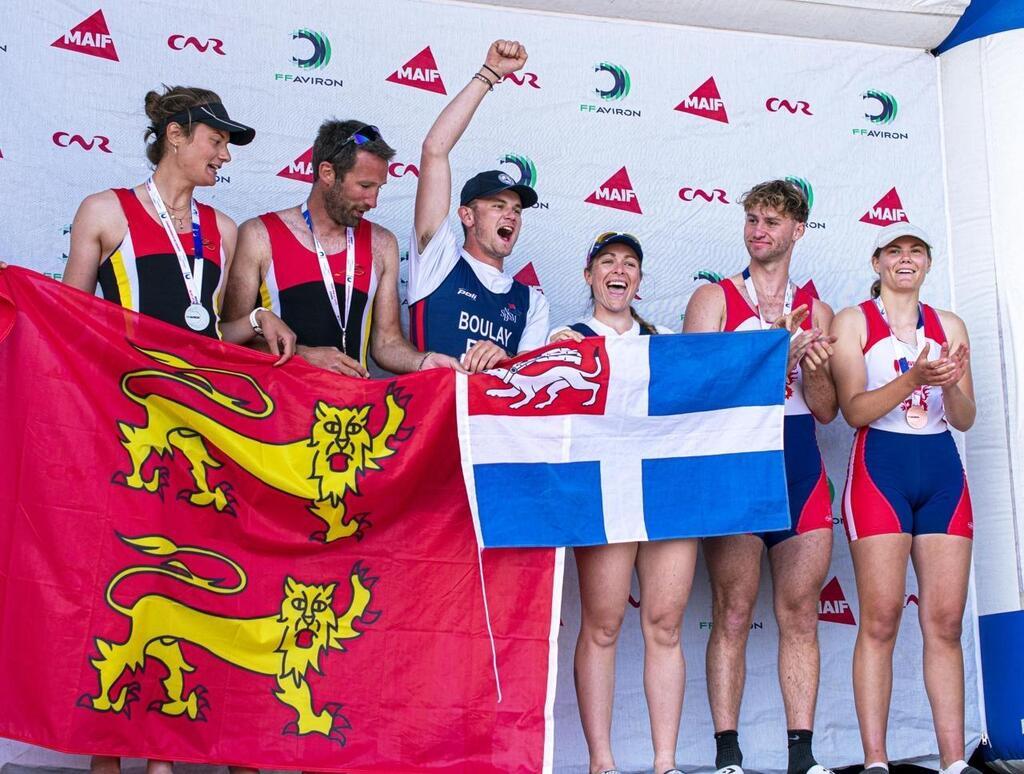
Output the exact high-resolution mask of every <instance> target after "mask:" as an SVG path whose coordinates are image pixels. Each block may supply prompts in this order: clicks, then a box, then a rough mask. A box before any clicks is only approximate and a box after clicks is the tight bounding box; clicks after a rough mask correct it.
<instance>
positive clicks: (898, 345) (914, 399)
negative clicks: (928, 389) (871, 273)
mask: <svg viewBox="0 0 1024 774" xmlns="http://www.w3.org/2000/svg"><path fill="white" fill-rule="evenodd" d="M875 306H876V307H878V313H879V314H880V315H882V320H884V321H885V324H886V326H887V327H888V328H889V341H891V342H892V351H893V355H894V357H895V359H896V363H897V364H898V365H899V368H900V373H901V374H905V373H906V372H907V371H909V370H910V361H909V359H908V358H907V356H906V354H905V353H908V352H913V353H914V354H913V357H914V360H917V358H918V356H919V355H920V354H921V352H922V351H923V350H924V345H925V342H924V309H923V308H922V306H921V304H918V305H917V329H916V330H915V331H914V338H915V344H916V346H917V349H916V350H911V348H910V347H911V345H910V344H907V343H906V342H905V341H901V340H900V339H899V338H898V337H897V336H896V334H895V333H893V330H892V325H890V324H889V317H888V316H887V315H886V313H885V304H883V303H882V299H881V298H876V299H875ZM901 352H902V353H904V355H903V357H900V353H901ZM923 398H924V388H922V387H918V388H916V389H915V390H914V391H913V392H912V393H910V402H911V403H912V404H913V405H914V406H920V405H921V400H922V399H923Z"/></svg>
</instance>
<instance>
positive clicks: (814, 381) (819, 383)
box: [800, 301, 839, 425]
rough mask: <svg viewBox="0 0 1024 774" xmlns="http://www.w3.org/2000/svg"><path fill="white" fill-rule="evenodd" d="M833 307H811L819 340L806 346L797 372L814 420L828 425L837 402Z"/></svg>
mask: <svg viewBox="0 0 1024 774" xmlns="http://www.w3.org/2000/svg"><path fill="white" fill-rule="evenodd" d="M832 316H833V315H832V307H830V306H829V305H828V304H826V303H823V302H821V301H817V302H815V304H814V307H813V318H814V319H813V320H812V326H813V327H814V328H816V329H818V330H820V331H821V336H820V337H819V338H818V339H817V340H816V341H814V342H812V343H811V344H810V345H808V347H807V349H806V351H805V353H804V356H803V358H802V359H801V361H800V368H801V371H802V372H803V385H804V400H805V401H806V402H807V408H809V409H810V410H811V413H812V414H813V415H814V418H815V419H817V420H818V421H819V422H821V424H823V425H827V424H828V423H829V422H831V421H832V420H833V419H835V418H836V413H838V411H839V401H838V399H837V398H836V386H835V383H834V382H833V381H832V372H831V369H830V367H829V362H828V361H829V358H830V357H831V356H832V344H833V343H834V342H833V340H832V339H831V338H830V331H831V328H832Z"/></svg>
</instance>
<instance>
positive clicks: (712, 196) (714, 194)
mask: <svg viewBox="0 0 1024 774" xmlns="http://www.w3.org/2000/svg"><path fill="white" fill-rule="evenodd" d="M679 198H680V199H682V200H683V201H684V202H692V201H696V200H698V199H699V200H701V201H705V202H709V203H710V202H718V203H719V204H729V200H728V199H727V198H726V194H725V191H724V190H722V189H721V188H712V189H711V190H710V191H705V190H704V189H703V188H691V187H689V186H684V187H683V188H680V189H679Z"/></svg>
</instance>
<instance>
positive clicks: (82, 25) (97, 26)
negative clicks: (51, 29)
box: [50, 9, 120, 62]
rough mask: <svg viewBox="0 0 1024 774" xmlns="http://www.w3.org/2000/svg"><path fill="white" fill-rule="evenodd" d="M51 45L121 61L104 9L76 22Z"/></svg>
mask: <svg viewBox="0 0 1024 774" xmlns="http://www.w3.org/2000/svg"><path fill="white" fill-rule="evenodd" d="M50 46H52V47H53V48H63V49H64V50H65V51H75V52H77V53H79V54H88V55H89V56H95V57H99V58H100V59H109V60H111V61H113V62H118V61H120V60H119V59H118V58H117V49H115V48H114V39H113V38H112V37H110V28H109V27H107V20H106V19H104V18H103V10H102V9H100V10H98V11H96V13H94V14H93V15H92V16H90V17H89V18H87V19H84V20H83V21H81V22H79V23H78V24H76V25H75V26H74V27H72V28H71V29H70V30H68V31H67V32H65V33H64V34H63V35H61V36H60V37H59V38H57V39H56V40H55V41H53V43H51V44H50Z"/></svg>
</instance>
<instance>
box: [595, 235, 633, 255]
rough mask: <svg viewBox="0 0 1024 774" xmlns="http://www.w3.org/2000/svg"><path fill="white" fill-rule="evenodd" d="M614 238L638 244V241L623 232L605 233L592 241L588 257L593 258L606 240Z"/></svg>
mask: <svg viewBox="0 0 1024 774" xmlns="http://www.w3.org/2000/svg"><path fill="white" fill-rule="evenodd" d="M616 237H623V238H625V239H630V240H632V241H633V242H635V243H636V244H640V240H639V239H637V238H636V237H635V236H633V235H632V234H628V233H626V232H625V231H605V232H604V233H603V234H598V236H597V239H595V240H594V246H593V247H591V248H590V257H591V258H593V257H594V256H595V255H596V254H597V252H598V250H600V249H601V248H602V247H604V246H605V243H606V242H608V240H610V239H614V238H616Z"/></svg>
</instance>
